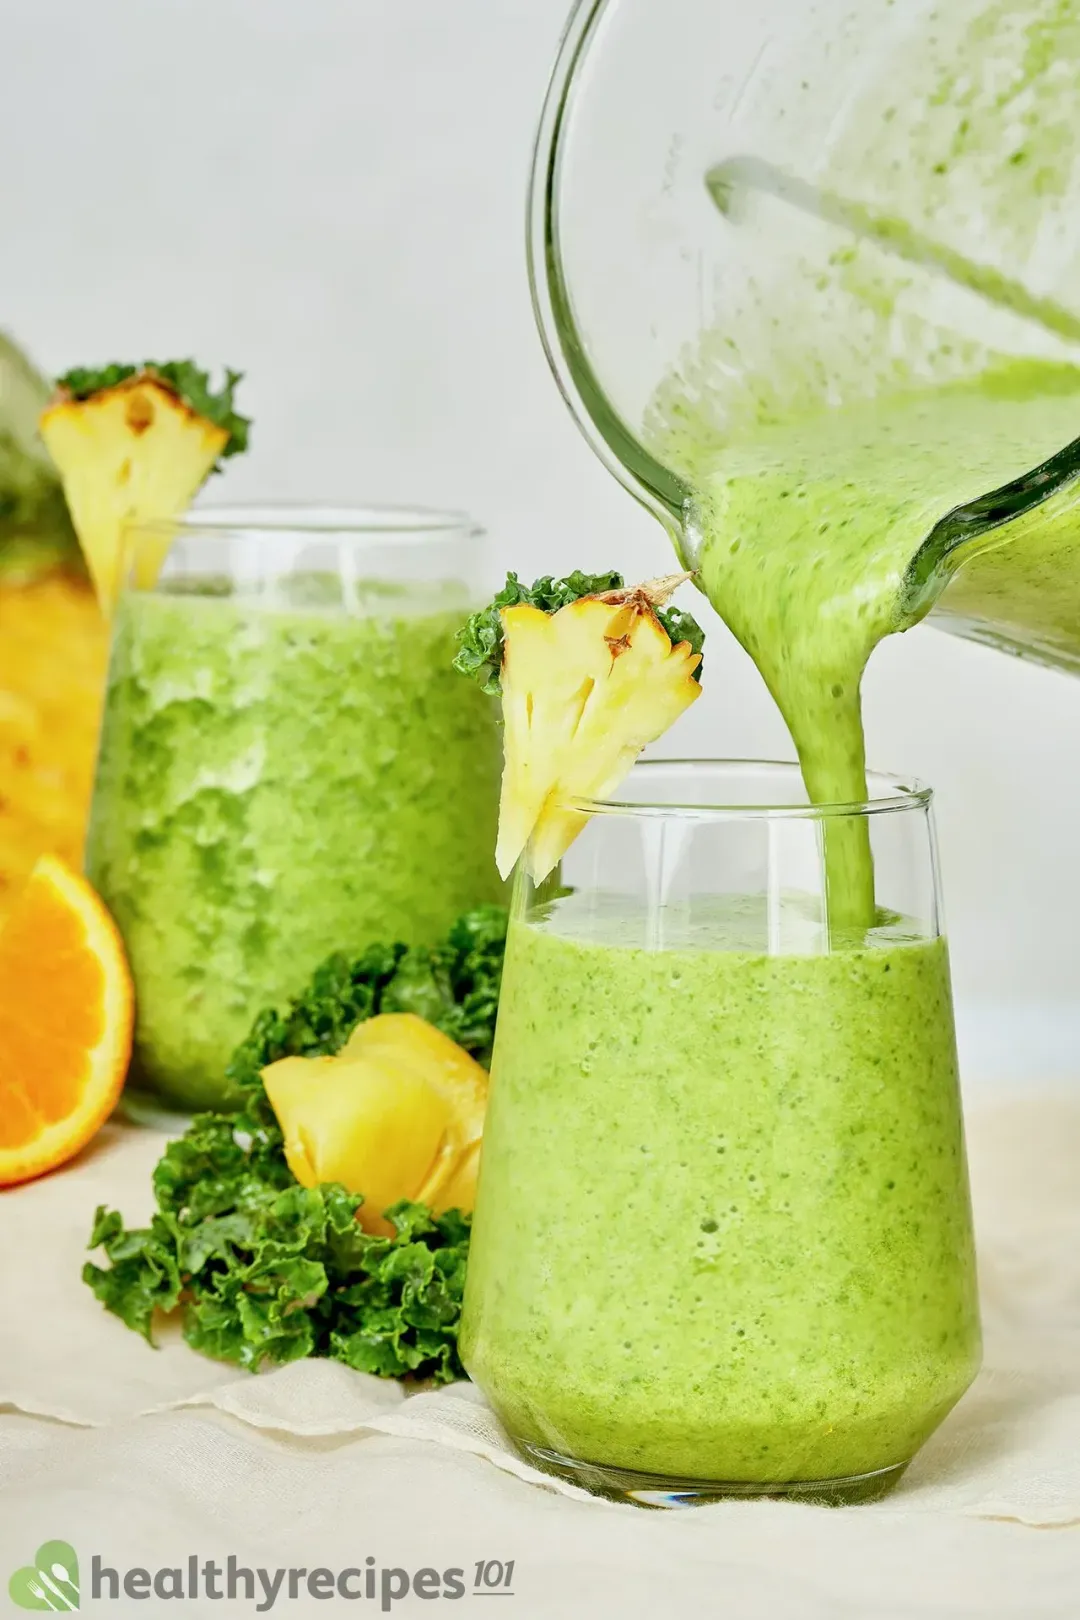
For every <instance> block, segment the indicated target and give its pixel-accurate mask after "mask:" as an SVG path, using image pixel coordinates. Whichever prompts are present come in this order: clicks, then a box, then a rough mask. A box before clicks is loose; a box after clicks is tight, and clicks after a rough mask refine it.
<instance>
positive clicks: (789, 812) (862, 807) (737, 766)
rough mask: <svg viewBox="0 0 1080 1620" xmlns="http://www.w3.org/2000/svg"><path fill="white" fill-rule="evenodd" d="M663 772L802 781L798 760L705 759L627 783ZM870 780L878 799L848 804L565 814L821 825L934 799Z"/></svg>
mask: <svg viewBox="0 0 1080 1620" xmlns="http://www.w3.org/2000/svg"><path fill="white" fill-rule="evenodd" d="M664 770H667V771H677V772H684V773H685V774H686V775H687V777H691V776H692V775H693V776H699V777H700V776H701V775H703V774H704V773H705V772H709V773H712V774H715V775H718V776H721V777H723V776H734V775H735V774H736V773H737V772H740V771H757V772H759V773H761V774H762V775H766V776H769V775H776V776H781V775H782V776H783V777H784V778H785V779H790V777H791V776H792V774H794V775H795V776H797V777H798V778H799V780H800V781H801V780H802V775H801V771H800V767H799V765H798V762H797V761H795V760H782V759H702V758H697V759H686V758H679V759H640V760H638V761H637V762H636V764H635V765H634V766H633V767H632V769H631V771H630V774H629V776H628V777H627V778H626V779H625V780H626V781H627V782H629V781H630V780H632V779H633V778H634V777H638V778H639V779H640V777H641V776H650V775H653V774H654V773H656V774H659V773H660V772H661V771H664ZM866 776H867V785H868V787H870V788H873V786H874V785H878V786H880V788H881V791H880V793H872V794H871V796H870V797H868V798H866V799H863V800H852V801H851V802H849V803H835V804H777V803H774V802H769V801H768V800H757V801H753V802H747V803H744V804H736V803H731V802H723V801H722V800H720V801H717V800H714V799H709V800H702V799H701V798H693V799H686V800H681V799H672V800H669V801H667V802H662V801H660V800H644V801H637V802H635V801H634V800H632V799H627V798H621V797H619V795H618V792H616V793H615V794H613V795H612V796H611V797H610V798H605V799H589V798H584V797H570V798H568V799H566V800H565V801H564V808H566V809H568V810H576V811H580V812H581V813H583V814H585V815H588V816H605V815H607V816H627V817H636V816H642V817H651V818H656V819H663V818H673V819H680V820H689V821H748V820H765V821H769V820H776V821H822V820H832V819H839V818H842V817H856V816H879V815H896V814H897V813H900V812H904V811H910V810H925V809H926V808H927V807H928V806H929V804H930V803H931V801H932V799H933V796H934V791H933V789H932V788H931V787H930V786H929V785H928V784H927V783H925V782H921V781H919V780H918V778H917V777H903V778H902V777H899V776H896V775H894V774H891V773H889V772H887V771H867V773H866ZM623 786H625V783H624V784H623Z"/></svg>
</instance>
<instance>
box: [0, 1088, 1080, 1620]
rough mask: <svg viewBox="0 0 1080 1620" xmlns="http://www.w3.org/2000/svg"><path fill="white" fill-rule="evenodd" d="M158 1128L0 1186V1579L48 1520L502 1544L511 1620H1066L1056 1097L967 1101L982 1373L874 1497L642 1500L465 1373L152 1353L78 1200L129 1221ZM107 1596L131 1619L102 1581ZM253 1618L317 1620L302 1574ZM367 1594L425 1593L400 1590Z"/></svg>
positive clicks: (144, 1540)
mask: <svg viewBox="0 0 1080 1620" xmlns="http://www.w3.org/2000/svg"><path fill="white" fill-rule="evenodd" d="M162 1141H163V1139H162V1138H161V1137H159V1136H157V1135H155V1134H154V1133H151V1132H146V1131H137V1130H133V1129H130V1128H124V1127H119V1126H110V1127H109V1128H108V1129H107V1130H106V1131H105V1132H104V1133H103V1134H102V1136H101V1138H100V1139H99V1140H98V1142H97V1143H96V1144H95V1145H94V1146H93V1147H92V1149H91V1150H89V1151H88V1152H87V1153H86V1154H85V1155H83V1157H82V1158H81V1159H80V1160H79V1161H78V1162H77V1163H75V1164H73V1165H72V1166H70V1167H69V1168H68V1169H66V1170H64V1171H62V1172H60V1173H59V1174H57V1175H54V1176H52V1177H48V1178H46V1179H44V1180H42V1181H40V1182H36V1183H33V1184H32V1185H30V1186H27V1187H24V1188H21V1189H17V1190H15V1191H11V1192H8V1193H5V1194H3V1195H0V1256H2V1264H3V1275H4V1280H5V1282H6V1284H7V1289H6V1294H7V1299H8V1302H9V1303H8V1307H7V1309H5V1310H4V1312H3V1313H2V1314H0V1407H6V1408H7V1414H8V1415H7V1416H6V1417H0V1557H4V1558H6V1564H5V1566H4V1569H0V1574H4V1575H5V1578H6V1574H5V1572H6V1569H7V1568H8V1567H10V1568H14V1567H15V1566H16V1565H17V1564H18V1563H20V1562H23V1561H25V1559H26V1558H27V1557H29V1556H30V1555H31V1554H32V1552H33V1548H34V1546H35V1545H37V1542H35V1541H34V1537H35V1536H36V1537H37V1541H43V1540H45V1539H48V1537H50V1536H60V1535H64V1534H66V1533H68V1532H70V1533H69V1534H68V1536H67V1538H68V1539H69V1540H71V1541H72V1543H73V1544H75V1545H78V1546H80V1547H82V1546H100V1547H102V1548H103V1549H104V1550H105V1551H106V1552H108V1553H109V1555H110V1556H111V1557H112V1558H113V1559H114V1560H121V1561H122V1560H123V1558H124V1557H126V1559H127V1562H128V1563H129V1564H136V1563H137V1564H140V1565H143V1566H146V1567H153V1566H154V1565H155V1564H158V1565H164V1564H166V1563H169V1562H176V1561H177V1559H178V1558H179V1556H180V1551H179V1550H178V1549H180V1550H182V1549H186V1548H188V1547H190V1548H191V1549H192V1550H194V1551H199V1552H200V1554H201V1555H202V1556H210V1555H211V1554H212V1553H213V1552H214V1550H215V1549H217V1550H218V1551H219V1553H220V1556H221V1557H222V1558H224V1556H225V1554H226V1550H227V1551H230V1552H233V1553H235V1555H236V1556H237V1557H238V1558H240V1559H241V1560H243V1559H245V1558H247V1559H248V1560H249V1561H251V1560H256V1559H258V1560H259V1561H261V1562H263V1563H266V1562H267V1561H272V1562H274V1563H278V1562H280V1563H288V1562H292V1561H296V1562H298V1563H301V1564H303V1563H305V1562H306V1563H307V1564H308V1565H309V1566H312V1565H314V1564H316V1563H318V1564H326V1565H328V1566H330V1567H341V1566H344V1565H345V1564H349V1563H353V1562H356V1561H357V1558H356V1554H357V1551H358V1549H359V1551H360V1552H361V1553H363V1552H366V1551H372V1552H376V1553H378V1555H379V1557H380V1559H381V1560H382V1561H383V1562H386V1561H390V1562H395V1563H398V1564H401V1565H403V1566H408V1565H409V1564H410V1562H411V1564H413V1565H416V1564H433V1565H439V1567H442V1565H441V1563H440V1560H449V1561H450V1562H451V1563H453V1564H456V1565H465V1566H467V1567H469V1568H470V1569H471V1567H472V1562H471V1561H472V1560H474V1559H482V1558H494V1557H502V1558H516V1559H517V1560H518V1568H519V1577H516V1579H517V1581H518V1588H517V1592H518V1595H517V1599H516V1603H515V1606H513V1607H511V1608H510V1612H511V1614H514V1615H516V1616H518V1620H547V1617H548V1616H549V1615H550V1616H552V1617H554V1616H560V1617H563V1616H577V1615H581V1616H582V1617H585V1616H588V1617H589V1620H607V1617H608V1616H609V1615H610V1616H611V1617H612V1620H614V1617H615V1616H619V1620H633V1617H636V1616H639V1615H640V1616H642V1617H643V1620H644V1617H646V1616H648V1617H650V1620H651V1617H652V1616H657V1617H660V1620H669V1617H672V1620H683V1617H684V1616H685V1620H697V1617H698V1616H711V1615H713V1614H715V1615H717V1616H719V1615H723V1616H724V1617H725V1620H728V1617H732V1620H759V1617H760V1620H789V1617H791V1620H846V1617H847V1616H851V1617H852V1620H914V1617H916V1616H918V1617H919V1620H922V1617H923V1616H927V1617H931V1616H932V1617H937V1616H941V1617H943V1620H944V1617H949V1620H951V1617H953V1616H956V1617H964V1620H976V1617H977V1620H998V1617H999V1616H1000V1617H1008V1620H1013V1617H1014V1616H1015V1617H1016V1620H1042V1617H1043V1616H1046V1617H1047V1620H1050V1617H1054V1620H1076V1617H1078V1616H1080V1096H1076V1097H1074V1098H1072V1099H1069V1098H1068V1097H1051V1096H1042V1097H1032V1098H1030V1099H1026V1100H1014V1101H1010V1102H1008V1103H1002V1104H998V1105H996V1106H993V1107H989V1108H986V1107H984V1108H982V1109H981V1110H976V1111H975V1112H974V1113H973V1115H972V1118H971V1121H970V1126H969V1141H970V1149H971V1162H972V1177H973V1188H974V1196H975V1203H976V1224H977V1228H978V1235H979V1243H980V1266H981V1272H982V1282H983V1299H984V1315H985V1326H986V1364H985V1367H984V1370H983V1372H982V1373H981V1375H980V1377H979V1379H978V1380H977V1382H976V1384H975V1386H974V1387H973V1389H972V1390H971V1391H970V1392H969V1394H968V1395H967V1396H966V1397H965V1399H964V1400H963V1401H962V1402H961V1404H960V1406H959V1407H958V1408H957V1409H956V1411H955V1412H954V1413H953V1414H952V1416H951V1417H950V1418H949V1420H948V1421H947V1422H946V1424H945V1425H944V1426H943V1427H942V1429H941V1430H940V1431H939V1433H938V1434H937V1435H936V1436H934V1438H933V1439H932V1440H931V1441H930V1443H929V1444H928V1445H927V1446H926V1448H925V1449H924V1451H923V1452H922V1454H921V1455H920V1456H919V1457H918V1458H917V1459H916V1461H915V1463H914V1464H913V1465H912V1467H911V1469H910V1470H909V1472H908V1474H907V1476H906V1477H905V1479H904V1480H903V1481H902V1483H901V1485H900V1487H899V1488H898V1489H897V1490H896V1491H895V1492H894V1493H893V1494H892V1495H891V1496H889V1497H887V1498H886V1499H885V1500H884V1501H882V1502H880V1503H876V1504H869V1505H866V1506H861V1507H858V1508H853V1509H848V1510H841V1511H838V1512H837V1511H833V1510H828V1509H819V1508H811V1507H803V1506H792V1505H786V1504H781V1503H771V1502H758V1503H753V1502H751V1503H727V1504H722V1505H718V1506H713V1507H704V1508H699V1509H695V1510H692V1511H688V1512H686V1513H678V1514H666V1515H665V1514H650V1513H643V1512H642V1511H641V1510H638V1509H634V1508H629V1507H621V1506H615V1505H613V1504H610V1503H605V1502H602V1501H599V1500H597V1499H595V1498H591V1497H589V1496H587V1495H586V1494H585V1493H584V1492H582V1491H579V1490H576V1489H575V1488H574V1487H572V1486H568V1485H564V1484H562V1483H561V1482H559V1481H555V1480H552V1479H550V1478H548V1477H547V1476H546V1475H542V1474H539V1473H537V1472H536V1470H534V1469H532V1468H531V1467H530V1466H529V1465H528V1464H526V1463H524V1462H522V1461H521V1460H520V1459H519V1458H518V1457H517V1456H516V1455H515V1454H514V1452H513V1451H512V1450H511V1449H510V1447H509V1446H508V1444H507V1441H506V1438H505V1436H504V1434H503V1433H502V1431H501V1430H500V1427H499V1425H498V1423H497V1421H496V1420H495V1418H494V1417H493V1415H492V1413H491V1412H490V1410H489V1409H488V1408H487V1406H486V1405H485V1403H484V1402H483V1400H482V1398H481V1397H480V1395H479V1392H478V1391H477V1390H475V1389H474V1388H473V1387H472V1386H471V1385H469V1384H467V1383H462V1384H456V1385H452V1386H450V1387H449V1388H446V1389H442V1390H433V1391H427V1392H423V1393H420V1394H416V1395H412V1396H408V1397H406V1396H405V1395H404V1393H403V1391H402V1388H401V1386H400V1385H398V1384H396V1383H394V1382H390V1381H383V1380H379V1379H375V1378H370V1377H367V1376H365V1375H362V1374H358V1373H353V1372H351V1371H350V1370H349V1369H347V1368H345V1367H342V1366H340V1365H338V1364H336V1363H332V1362H320V1361H308V1362H301V1363H295V1364H293V1365H291V1366H288V1367H284V1368H281V1369H279V1370H277V1371H274V1372H271V1373H267V1374H263V1375H261V1376H259V1377H252V1376H250V1375H247V1374H237V1372H236V1370H235V1369H234V1368H231V1367H226V1366H219V1365H217V1364H215V1363H213V1362H209V1361H206V1360H204V1359H203V1358H201V1357H199V1356H196V1355H195V1354H193V1353H192V1352H191V1351H189V1350H188V1349H187V1347H186V1346H185V1345H184V1344H183V1342H182V1341H181V1340H179V1338H178V1337H177V1335H176V1334H175V1333H172V1332H169V1333H166V1334H165V1335H164V1336H163V1345H162V1348H161V1349H159V1350H156V1351H154V1350H151V1349H149V1348H148V1347H147V1346H146V1345H145V1344H144V1343H143V1341H142V1340H141V1339H139V1338H138V1337H137V1336H136V1335H135V1334H133V1333H130V1332H129V1331H128V1330H127V1329H126V1328H124V1327H123V1326H122V1324H121V1323H119V1322H118V1321H116V1320H115V1319H114V1318H112V1317H110V1316H109V1315H108V1314H107V1313H106V1312H104V1311H103V1310H102V1309H101V1307H100V1306H99V1305H98V1304H97V1301H96V1300H95V1299H94V1297H93V1296H92V1295H91V1294H90V1292H89V1290H88V1289H86V1288H84V1287H83V1285H82V1284H81V1283H80V1282H79V1280H78V1273H79V1268H80V1266H81V1263H82V1260H83V1259H84V1257H85V1256H84V1245H85V1242H86V1237H87V1234H88V1231H89V1226H90V1222H91V1219H92V1216H93V1210H94V1206H95V1205H96V1204H97V1203H98V1202H102V1201H104V1202H108V1203H110V1204H112V1205H114V1206H115V1207H119V1208H121V1209H122V1210H123V1212H124V1214H125V1216H126V1217H128V1218H129V1219H142V1218H144V1217H145V1216H146V1215H147V1214H148V1212H149V1209H150V1202H151V1200H150V1189H149V1175H150V1170H151V1168H152V1166H153V1164H154V1162H155V1160H156V1158H157V1157H158V1155H159V1153H160V1151H161V1147H162ZM46 1420H48V1421H46ZM65 1515H66V1517H65ZM376 1543H377V1544H376ZM80 1557H82V1558H83V1561H84V1563H85V1561H86V1555H85V1554H84V1553H80ZM360 1561H361V1562H362V1558H361V1559H360ZM0 1589H2V1582H0ZM471 1595H472V1594H471V1593H470V1594H469V1596H470V1597H471ZM508 1607H509V1605H508ZM11 1612H12V1613H14V1612H15V1611H14V1610H12V1611H11ZM102 1612H104V1610H103V1611H102ZM109 1612H116V1613H126V1612H132V1613H135V1614H140V1613H141V1614H145V1613H146V1612H148V1610H147V1609H146V1607H145V1605H144V1606H142V1607H139V1606H138V1605H137V1604H135V1603H132V1604H130V1606H129V1605H128V1604H127V1603H126V1602H125V1600H124V1599H123V1598H122V1597H121V1600H120V1603H119V1605H118V1606H114V1605H111V1604H110V1605H109ZM154 1612H157V1610H156V1607H155V1609H154ZM180 1612H181V1613H199V1614H201V1613H203V1612H206V1613H209V1614H213V1615H230V1616H231V1615H232V1614H237V1615H240V1614H250V1613H252V1612H254V1605H253V1604H250V1603H245V1602H239V1601H238V1602H237V1604H236V1605H234V1606H230V1605H229V1604H228V1603H223V1604H220V1605H219V1604H214V1605H213V1606H211V1607H209V1608H206V1609H205V1611H204V1609H203V1608H201V1607H200V1606H199V1605H197V1604H196V1605H191V1604H189V1605H188V1606H187V1608H185V1609H183V1610H182V1611H180ZM274 1612H275V1613H278V1614H281V1613H284V1614H285V1615H286V1616H288V1617H289V1620H292V1617H293V1616H301V1615H306V1614H308V1613H313V1614H325V1613H327V1612H328V1611H327V1610H326V1609H325V1607H324V1605H323V1604H321V1603H315V1602H313V1601H311V1600H306V1601H305V1599H304V1597H303V1594H301V1596H300V1598H299V1599H298V1600H297V1602H294V1603H289V1604H279V1605H278V1606H277V1607H276V1609H275V1611H274ZM364 1612H377V1605H375V1604H371V1605H369V1606H368V1609H367V1610H366V1611H364ZM393 1612H394V1613H395V1614H405V1615H410V1614H414V1613H416V1614H419V1613H427V1614H429V1615H430V1614H431V1613H432V1612H435V1613H436V1614H438V1613H441V1612H442V1611H441V1608H439V1609H436V1610H434V1611H433V1610H432V1608H431V1605H430V1604H428V1603H425V1602H423V1601H421V1600H420V1599H418V1598H416V1597H415V1596H409V1597H406V1598H405V1599H404V1600H403V1601H402V1602H399V1603H395V1604H394V1606H393Z"/></svg>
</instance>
